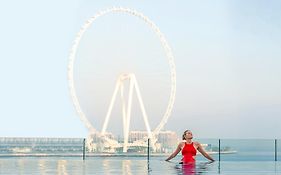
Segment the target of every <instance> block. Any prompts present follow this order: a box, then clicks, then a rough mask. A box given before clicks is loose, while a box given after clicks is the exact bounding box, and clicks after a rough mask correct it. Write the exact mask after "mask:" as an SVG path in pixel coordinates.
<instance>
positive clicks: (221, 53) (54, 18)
mask: <svg viewBox="0 0 281 175" xmlns="http://www.w3.org/2000/svg"><path fill="white" fill-rule="evenodd" d="M112 6H122V7H128V8H132V9H136V10H138V11H140V12H142V13H143V14H144V15H146V16H147V17H149V18H150V19H151V20H152V21H153V22H154V23H155V24H156V25H157V26H158V27H159V28H160V30H161V31H162V32H163V33H164V35H165V37H166V39H167V40H168V42H169V44H170V46H171V48H172V50H173V53H174V56H175V63H176V70H177V94H176V102H175V106H174V109H173V113H172V115H171V117H170V118H169V121H168V123H167V125H166V126H165V129H167V130H174V131H176V132H177V133H178V134H179V135H180V134H181V133H182V132H183V131H184V130H185V129H192V130H193V132H194V135H195V136H196V137H199V138H281V129H280V126H281V124H280V123H281V69H280V67H281V2H280V1H278V0H276V1H274V0H272V1H266V0H263V1H262V0H255V1H243V0H232V1H227V0H221V1H219V0H218V1H213V0H209V1H200V2H199V1H187V0H182V1H179V0H176V1H153V2H152V1H148V0H147V1H129V0H127V1H121V0H112V1H92V0H84V1H78V0H61V1H54V0H50V1H40V2H39V1H35V0H33V1H32V0H26V1H14V0H11V1H1V3H0V21H1V28H0V47H1V51H0V59H1V64H0V80H1V86H0V87H1V91H0V104H1V106H2V108H1V110H0V136H14V137H17V136H25V137H29V136H30V137H33V136H36V137H41V136H50V137H86V136H87V130H86V128H85V126H84V124H83V123H82V122H81V121H80V119H79V117H78V116H77V114H76V112H75V110H74V107H73V105H72V101H71V98H70V95H69V89H68V82H67V64H68V57H69V51H70V48H71V46H72V42H73V40H74V38H75V35H76V34H77V32H78V31H79V29H80V27H81V26H82V25H83V24H84V22H85V21H86V20H87V19H89V18H90V17H91V16H93V15H95V14H96V13H97V12H98V11H100V10H103V9H106V8H109V7H112ZM119 17H120V18H119ZM119 20H120V21H119ZM119 24H120V26H125V29H127V30H129V32H128V33H127V34H128V35H124V31H123V33H120V32H118V30H120V31H121V30H122V28H120V29H119V28H118V29H117V28H112V27H110V26H117V27H118V25H119ZM95 25H96V28H95V27H93V28H92V29H91V30H89V32H88V34H87V37H86V38H85V40H84V41H83V42H84V43H82V44H81V48H80V54H81V58H82V56H83V55H84V56H85V59H80V60H78V61H77V64H76V66H77V70H79V69H80V70H91V71H90V72H89V74H87V71H84V72H83V73H84V74H83V73H81V76H86V75H93V77H96V78H97V77H100V78H101V77H102V79H104V80H105V79H106V80H108V81H104V82H109V84H110V83H111V84H113V85H114V83H115V82H114V81H115V79H116V77H117V75H116V77H112V76H111V74H110V73H108V74H105V72H108V71H103V70H104V69H103V68H102V65H103V66H104V65H105V64H106V63H107V62H99V61H98V59H97V58H98V57H99V58H100V60H104V59H102V57H104V56H107V57H110V56H112V57H110V58H111V61H113V62H111V63H112V64H111V65H112V67H107V68H109V70H113V69H114V66H116V63H115V62H114V58H115V57H114V56H113V54H116V53H118V54H121V53H122V52H121V51H122V49H124V50H123V51H124V53H126V54H127V55H126V56H127V57H130V56H131V55H134V54H135V55H139V56H140V57H142V58H143V59H141V58H138V57H134V58H135V60H134V61H136V62H137V65H141V66H140V67H141V71H140V72H142V73H144V76H143V77H141V75H140V80H142V78H143V81H153V78H151V77H153V76H149V74H150V73H153V71H154V70H155V72H154V73H159V72H161V73H162V74H161V75H160V76H159V77H161V76H162V77H165V75H167V72H165V71H168V70H167V69H165V68H167V60H166V58H165V56H164V52H163V50H161V45H160V44H159V43H158V45H157V42H158V40H157V38H156V37H155V35H153V32H151V33H149V31H150V30H149V28H148V27H147V26H146V25H145V24H144V23H143V22H141V21H140V20H139V19H137V18H130V17H126V16H122V15H121V16H120V15H119V16H118V15H117V16H114V15H112V16H110V15H109V16H107V17H105V18H104V20H102V18H101V19H100V20H99V21H97V23H96V24H95ZM103 25H105V26H107V28H105V30H103V29H104V28H103V27H102V26H103ZM138 25H139V26H138ZM95 29H96V31H95ZM125 32H126V31H125ZM120 36H122V37H123V40H124V43H123V42H120V41H121V40H120V38H119V40H118V37H120ZM91 38H93V40H91ZM86 39H88V41H87V40H86ZM125 41H126V42H125ZM89 43H90V45H89ZM114 46H116V47H114ZM151 46H153V47H151ZM136 47H137V48H136ZM91 49H93V52H92V50H91ZM95 49H97V50H98V49H100V50H99V51H100V52H95ZM134 49H135V50H134ZM146 49H147V52H146V51H145V50H146ZM149 49H151V50H149ZM107 50H109V51H108V52H107ZM128 50H129V51H128ZM83 51H84V52H83ZM88 51H90V52H89V54H88ZM126 51H128V52H126ZM158 51H159V52H158ZM119 52H120V53H119ZM138 52H139V53H142V54H138ZM102 53H106V54H105V55H102ZM149 53H152V54H151V55H150V54H149ZM87 54H88V57H87ZM90 54H93V55H94V57H91V56H93V55H90ZM149 55H150V56H149ZM162 56H163V58H162ZM160 57H161V58H160ZM86 58H87V59H86ZM91 58H93V59H91ZM153 58H155V59H153ZM116 59H123V61H124V60H126V57H124V58H123V57H122V55H121V56H120V57H118V58H116ZM162 60H163V62H161V61H162ZM79 61H80V62H79ZM83 61H84V62H83ZM115 61H116V60H115ZM130 61H132V60H130ZM134 61H132V62H134ZM87 63H97V64H95V65H94V64H88V65H91V66H93V67H91V66H89V67H87V66H86V65H87ZM132 64H133V63H132ZM157 65H158V66H157ZM79 66H80V67H79ZM153 66H156V68H155V69H154V68H153ZM104 67H106V66H104ZM94 68H99V69H94ZM127 68H128V69H130V67H127ZM95 70H97V71H95ZM130 71H131V70H130ZM146 71H147V74H145V72H146ZM78 72H79V71H78ZM85 72H86V73H85ZM101 72H103V73H101ZM100 73H101V74H100ZM111 73H112V72H111ZM140 74H141V73H140ZM76 77H78V78H77V79H79V75H78V74H77V75H76ZM103 77H104V78H103ZM145 77H149V78H151V79H147V80H145ZM156 77H157V76H156ZM84 78H85V77H84ZM107 78H109V79H110V80H109V79H107ZM166 78H167V77H166ZM160 79H161V78H160ZM164 79H165V78H163V79H161V81H159V82H160V84H159V83H157V84H158V85H159V86H161V83H163V84H165V82H166V80H164ZM80 81H81V83H78V84H80V85H81V88H80V91H79V92H78V93H79V94H80V95H81V99H83V98H84V102H83V104H84V109H85V111H88V113H89V114H91V113H95V112H96V110H95V108H94V107H93V108H91V106H92V105H93V106H95V105H96V106H98V105H99V101H106V100H105V99H106V98H104V99H102V98H101V99H97V100H94V101H92V102H91V101H90V100H89V99H92V98H90V97H89V98H88V99H87V98H86V96H85V94H86V95H87V94H88V91H87V90H85V89H84V90H83V88H85V87H87V86H90V87H91V86H93V87H95V82H92V81H88V80H87V79H84V80H83V79H81V80H80ZM77 82H78V80H77ZM87 82H88V83H89V84H87ZM83 83H84V84H83ZM97 84H98V83H97ZM77 86H78V85H77ZM167 87H168V86H165V85H163V88H164V90H163V92H162V90H159V94H158V95H159V98H160V97H161V96H162V95H161V94H160V92H162V93H164V92H165V88H167ZM99 88H101V87H99ZM105 88H109V91H110V94H108V93H106V94H107V95H108V96H109V97H110V96H111V93H112V92H111V90H113V87H111V86H107V87H105ZM110 88H112V89H110ZM143 89H144V91H143V93H144V94H147V96H149V93H152V92H153V91H151V92H149V90H147V89H145V88H144V85H143ZM154 90H155V89H154ZM166 90H167V89H166ZM97 91H98V90H93V94H94V93H96V94H99V92H97ZM83 94H84V96H83ZM167 96H168V94H167V95H166V96H165V98H166V97H167ZM156 99H158V98H156ZM154 100H155V99H154ZM82 101H83V100H82ZM147 101H149V102H151V104H154V105H155V109H156V108H157V107H159V106H160V107H161V105H163V104H164V103H161V102H162V101H165V100H163V99H159V105H158V106H157V104H155V103H157V100H156V101H153V99H152V98H151V99H149V100H147ZM149 102H147V105H148V106H149V107H151V106H153V105H151V104H149ZM160 104H161V105H160ZM82 107H83V106H82ZM149 107H148V108H149ZM160 107H159V108H160ZM152 109H154V107H153V108H150V109H147V110H148V111H151V110H152ZM99 112H100V113H102V110H101V111H99ZM97 113H98V111H97ZM97 113H96V114H97ZM152 113H153V112H152ZM93 115H95V114H93ZM158 119H159V118H158ZM93 120H95V117H93ZM99 120H103V118H102V117H99ZM151 120H153V119H151ZM155 121H157V119H155ZM152 123H153V122H152ZM121 126H122V121H121V120H120V127H121ZM100 127H101V126H98V127H97V128H100Z"/></svg>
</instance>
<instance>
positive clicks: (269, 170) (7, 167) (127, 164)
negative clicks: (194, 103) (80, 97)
mask: <svg viewBox="0 0 281 175" xmlns="http://www.w3.org/2000/svg"><path fill="white" fill-rule="evenodd" d="M0 174H5V175H9V174H42V175H49V174H50V175H53V174H58V175H59V174H63V175H68V174H69V175H75V174H77V175H81V174H82V175H83V174H118V175H119V174H124V175H125V174H126V175H127V174H128V175H130V174H134V175H135V174H136V175H138V174H139V175H144V174H167V175H169V174H237V175H238V174H239V175H240V174H255V175H256V174H260V175H264V174H281V162H278V161H277V162H274V161H221V162H217V161H216V162H213V163H209V162H207V161H197V162H196V164H195V165H181V164H178V162H176V160H175V161H172V162H166V161H164V157H151V159H150V160H149V162H148V161H147V159H146V158H145V157H86V160H84V161H83V160H82V159H81V158H80V157H5V158H0Z"/></svg>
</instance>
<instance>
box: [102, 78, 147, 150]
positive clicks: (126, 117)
mask: <svg viewBox="0 0 281 175" xmlns="http://www.w3.org/2000/svg"><path fill="white" fill-rule="evenodd" d="M125 81H129V92H128V101H127V103H126V100H125V98H124V84H125ZM134 87H135V88H134ZM119 89H120V96H121V103H122V105H121V106H122V118H123V136H124V144H123V152H127V150H128V141H129V130H130V121H131V112H132V99H133V92H134V89H135V91H136V95H137V98H138V101H139V104H140V108H141V112H142V116H143V119H144V123H145V126H146V130H147V135H148V138H151V137H152V133H151V128H150V125H149V122H148V118H147V114H146V111H145V107H144V104H143V101H142V97H141V94H140V90H139V86H138V83H137V80H136V77H135V75H134V74H121V75H120V76H119V77H118V79H117V82H116V86H115V89H114V93H113V96H112V98H111V101H110V105H109V108H108V111H107V114H106V117H105V121H104V123H103V127H102V132H101V135H102V136H105V132H106V129H107V126H108V122H109V119H110V117H111V113H112V108H113V106H114V104H115V101H116V96H117V93H118V91H119ZM105 137H106V136H105Z"/></svg>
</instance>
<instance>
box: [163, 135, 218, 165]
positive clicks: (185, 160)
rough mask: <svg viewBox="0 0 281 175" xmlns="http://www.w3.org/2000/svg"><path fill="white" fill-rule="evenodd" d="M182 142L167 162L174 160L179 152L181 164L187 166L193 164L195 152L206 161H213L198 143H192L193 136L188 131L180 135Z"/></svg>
mask: <svg viewBox="0 0 281 175" xmlns="http://www.w3.org/2000/svg"><path fill="white" fill-rule="evenodd" d="M182 139H183V141H182V142H181V143H179V145H178V147H177V149H176V150H175V152H173V153H172V154H171V155H170V156H169V157H168V158H167V159H166V161H169V160H170V159H172V158H174V157H175V156H176V155H177V154H178V153H179V152H180V151H181V152H182V159H181V163H182V164H189V163H195V156H196V153H197V150H198V151H199V152H200V153H201V154H202V155H203V156H204V157H206V158H207V159H209V160H210V161H215V160H214V159H213V158H212V157H211V156H210V155H209V154H208V153H206V151H205V150H204V149H203V147H202V146H201V144H200V143H199V142H192V139H193V135H192V132H191V131H190V130H186V131H184V133H183V135H182Z"/></svg>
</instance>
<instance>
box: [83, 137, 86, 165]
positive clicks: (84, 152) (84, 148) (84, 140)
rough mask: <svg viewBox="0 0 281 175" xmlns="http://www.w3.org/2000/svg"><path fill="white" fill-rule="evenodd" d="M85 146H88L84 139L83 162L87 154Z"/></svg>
mask: <svg viewBox="0 0 281 175" xmlns="http://www.w3.org/2000/svg"><path fill="white" fill-rule="evenodd" d="M85 145H86V139H85V138H84V139H83V160H85V152H86V147H85Z"/></svg>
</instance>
